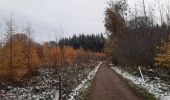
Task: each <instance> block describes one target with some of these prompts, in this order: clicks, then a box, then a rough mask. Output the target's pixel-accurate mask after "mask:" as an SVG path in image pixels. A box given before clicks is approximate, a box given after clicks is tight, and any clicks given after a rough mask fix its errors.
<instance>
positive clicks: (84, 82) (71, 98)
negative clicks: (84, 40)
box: [68, 62, 102, 100]
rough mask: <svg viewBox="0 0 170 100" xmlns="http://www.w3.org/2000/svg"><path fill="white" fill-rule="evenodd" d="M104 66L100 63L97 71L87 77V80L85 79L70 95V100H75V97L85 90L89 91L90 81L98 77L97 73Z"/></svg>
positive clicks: (94, 70)
mask: <svg viewBox="0 0 170 100" xmlns="http://www.w3.org/2000/svg"><path fill="white" fill-rule="evenodd" d="M101 64H102V62H100V63H99V64H98V65H97V66H96V67H95V69H93V70H92V71H91V72H90V73H89V74H88V76H87V78H86V79H84V80H83V81H82V82H81V84H80V85H78V86H77V87H76V88H74V89H73V90H72V93H71V94H70V98H69V99H68V100H75V98H74V97H75V96H76V95H78V94H79V93H80V92H81V91H82V90H83V89H87V88H88V87H89V86H90V82H89V81H90V80H92V79H93V78H94V76H95V75H96V72H97V71H98V69H99V67H100V65H101Z"/></svg>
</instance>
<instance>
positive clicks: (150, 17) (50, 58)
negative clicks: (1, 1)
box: [0, 0, 170, 100]
mask: <svg viewBox="0 0 170 100" xmlns="http://www.w3.org/2000/svg"><path fill="white" fill-rule="evenodd" d="M129 1H130V0H129ZM129 1H128V0H110V1H107V2H106V4H107V6H106V7H105V9H104V12H102V13H103V15H104V18H103V23H102V24H103V26H104V28H105V32H104V33H102V32H101V33H93V32H92V33H91V34H88V33H81V34H79V33H76V34H72V35H71V36H62V35H63V33H62V32H61V33H60V34H58V33H57V32H56V33H55V36H56V37H55V39H53V40H50V39H49V38H48V41H45V42H39V41H36V40H35V39H34V38H35V37H34V35H35V34H37V33H36V32H34V30H33V28H34V27H32V25H31V24H28V25H26V26H24V27H22V28H23V30H22V31H18V30H17V28H16V27H18V26H17V24H15V18H13V15H12V13H11V16H10V18H9V19H8V20H7V21H5V24H2V26H3V28H2V30H4V31H2V32H0V99H2V100H113V99H116V100H119V99H120V98H119V97H122V99H121V100H133V99H134V98H138V99H139V100H157V99H160V100H169V98H170V94H169V91H170V81H169V80H170V5H169V4H167V5H166V4H162V3H161V1H159V0H154V1H150V0H149V1H148V2H149V3H148V4H146V2H147V1H146V0H135V3H133V5H134V6H130V5H129V3H128V2H129ZM69 17H70V16H69ZM87 19H88V18H87ZM93 20H95V19H94V18H93ZM87 23H88V22H87ZM72 24H74V23H72ZM81 24H84V23H83V22H82V23H81ZM88 25H89V23H88V24H87V25H86V26H85V27H87V26H88ZM19 27H20V28H21V26H19ZM70 27H71V25H70ZM85 27H83V28H85ZM0 30H1V27H0ZM74 31H76V30H74ZM59 35H61V36H59ZM39 37H41V36H39ZM119 76H121V77H119ZM143 88H144V89H143ZM115 90H116V91H117V93H115ZM141 91H142V92H141ZM111 94H112V95H111ZM129 94H130V95H129ZM165 94H166V95H165ZM95 96H96V98H98V99H96V98H95ZM103 96H104V99H103V98H102V97H103ZM117 98H119V99H117ZM148 98H149V99H148ZM151 98H152V99H151ZM165 98H168V99H165ZM138 99H134V100H138Z"/></svg>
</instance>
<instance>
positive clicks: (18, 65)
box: [0, 33, 104, 82]
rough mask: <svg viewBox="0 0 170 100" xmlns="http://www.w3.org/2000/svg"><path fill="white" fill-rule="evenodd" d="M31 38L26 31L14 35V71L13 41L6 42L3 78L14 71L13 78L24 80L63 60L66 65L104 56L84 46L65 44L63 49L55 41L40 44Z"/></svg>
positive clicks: (3, 58)
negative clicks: (76, 47)
mask: <svg viewBox="0 0 170 100" xmlns="http://www.w3.org/2000/svg"><path fill="white" fill-rule="evenodd" d="M30 40H31V39H30V38H29V37H28V36H27V35H26V34H24V33H18V34H15V35H13V36H12V71H10V67H9V66H10V59H11V58H10V43H11V42H10V39H8V40H7V41H6V42H5V44H4V45H3V47H2V48H1V51H0V54H1V57H0V59H1V60H0V69H1V70H0V76H2V78H4V79H8V78H9V75H10V72H12V79H13V80H14V81H17V82H22V81H24V80H25V79H27V77H29V76H30V75H31V74H32V73H34V72H36V71H37V69H39V68H41V67H49V68H52V67H53V68H55V67H56V68H57V67H59V66H60V64H61V63H60V62H61V61H62V63H63V64H65V65H73V64H74V63H75V62H83V61H86V60H89V59H92V60H95V58H98V59H99V58H102V57H104V54H102V53H93V52H91V51H84V50H83V49H82V48H79V49H74V48H73V47H71V46H64V47H63V49H61V48H60V47H59V46H58V45H57V43H55V42H45V43H44V44H42V45H40V44H38V43H36V42H34V41H33V40H31V41H30ZM29 50H30V51H31V52H30V54H29ZM61 54H63V55H61ZM61 56H62V57H61ZM29 57H30V62H29ZM61 58H62V60H61ZM29 63H30V64H29Z"/></svg>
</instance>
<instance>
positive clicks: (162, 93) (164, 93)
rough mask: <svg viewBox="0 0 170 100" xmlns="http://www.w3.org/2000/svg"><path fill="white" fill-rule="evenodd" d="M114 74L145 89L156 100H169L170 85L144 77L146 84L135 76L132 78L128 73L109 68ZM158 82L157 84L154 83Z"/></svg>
mask: <svg viewBox="0 0 170 100" xmlns="http://www.w3.org/2000/svg"><path fill="white" fill-rule="evenodd" d="M111 68H112V69H113V70H114V71H115V72H116V73H118V74H119V75H121V76H123V78H125V79H128V80H130V81H131V82H132V83H134V84H136V85H139V86H141V87H142V88H145V89H147V90H148V91H149V92H150V93H152V94H153V95H155V97H156V98H158V99H160V100H170V91H169V88H170V85H166V84H165V83H163V82H161V81H160V80H159V79H157V80H153V81H152V80H150V79H149V77H147V76H145V81H146V83H144V82H143V79H142V78H140V77H137V76H133V75H131V74H129V73H128V72H126V71H124V70H122V69H120V68H118V67H111ZM155 81H158V82H155Z"/></svg>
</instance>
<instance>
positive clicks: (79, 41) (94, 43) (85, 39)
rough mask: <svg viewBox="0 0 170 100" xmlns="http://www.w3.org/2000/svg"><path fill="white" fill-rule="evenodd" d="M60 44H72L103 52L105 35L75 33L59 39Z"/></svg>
mask: <svg viewBox="0 0 170 100" xmlns="http://www.w3.org/2000/svg"><path fill="white" fill-rule="evenodd" d="M59 45H61V46H62V45H67V46H72V47H74V48H75V49H77V48H83V49H84V50H86V51H87V50H90V51H93V52H102V50H103V48H104V45H105V37H104V36H103V34H98V35H94V34H92V35H84V34H80V35H79V36H76V35H73V36H72V37H67V38H63V39H60V40H59Z"/></svg>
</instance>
